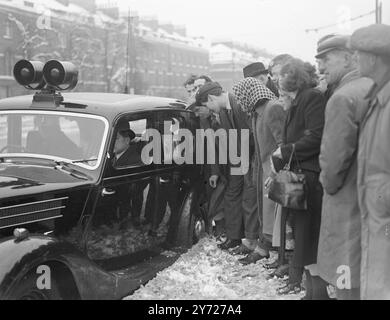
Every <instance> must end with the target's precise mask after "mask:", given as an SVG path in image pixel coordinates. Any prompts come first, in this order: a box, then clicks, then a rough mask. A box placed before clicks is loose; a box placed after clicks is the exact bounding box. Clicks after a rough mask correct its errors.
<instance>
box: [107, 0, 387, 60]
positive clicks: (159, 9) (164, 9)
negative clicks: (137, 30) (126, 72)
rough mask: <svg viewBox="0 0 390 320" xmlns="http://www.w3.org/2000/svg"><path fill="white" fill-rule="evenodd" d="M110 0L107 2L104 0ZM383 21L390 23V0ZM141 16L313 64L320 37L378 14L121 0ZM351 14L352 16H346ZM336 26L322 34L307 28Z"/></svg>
mask: <svg viewBox="0 0 390 320" xmlns="http://www.w3.org/2000/svg"><path fill="white" fill-rule="evenodd" d="M101 1H103V2H104V1H105V0H101ZM382 2H383V22H384V23H387V24H390V0H382ZM118 3H119V4H120V6H121V7H122V8H123V9H126V8H128V7H129V6H130V7H131V9H132V10H136V11H138V13H139V14H140V15H155V16H157V17H158V18H159V20H161V21H170V22H172V23H174V24H185V25H186V26H187V32H188V33H189V34H190V35H198V36H205V37H206V38H209V39H211V40H212V39H216V38H224V39H232V40H238V41H242V42H248V43H251V44H254V45H256V46H259V47H262V48H265V49H267V50H268V51H270V52H271V53H274V54H279V53H290V54H293V55H295V56H297V57H300V58H302V59H305V60H307V61H312V62H314V58H313V57H314V54H315V50H316V42H317V40H318V39H319V38H320V37H321V36H322V35H325V34H328V33H334V32H337V33H352V32H353V31H354V30H355V29H357V28H359V27H361V26H364V25H368V24H371V23H374V21H375V16H374V14H372V15H371V16H368V17H365V18H361V19H358V20H356V21H353V22H350V23H341V22H342V21H345V20H349V19H350V18H354V17H357V16H359V15H362V14H366V13H368V12H370V11H372V10H374V9H375V0H341V1H340V0H239V1H232V0H193V1H188V0H118ZM346 18H347V19H346ZM331 24H337V25H336V26H335V27H331V28H327V29H324V30H320V31H318V32H309V33H308V32H306V31H305V30H306V29H311V28H317V27H322V26H328V25H331Z"/></svg>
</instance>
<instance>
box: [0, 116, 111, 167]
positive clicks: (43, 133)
mask: <svg viewBox="0 0 390 320" xmlns="http://www.w3.org/2000/svg"><path fill="white" fill-rule="evenodd" d="M107 132H108V122H107V120H105V119H104V118H102V117H98V116H92V115H86V114H77V113H67V112H50V111H2V112H0V157H7V156H8V157H33V158H46V159H52V160H62V161H65V162H71V163H74V164H76V165H78V166H81V167H84V168H86V169H90V170H94V169H96V168H97V167H98V166H99V164H100V162H101V159H102V154H103V149H104V144H105V141H106V137H107Z"/></svg>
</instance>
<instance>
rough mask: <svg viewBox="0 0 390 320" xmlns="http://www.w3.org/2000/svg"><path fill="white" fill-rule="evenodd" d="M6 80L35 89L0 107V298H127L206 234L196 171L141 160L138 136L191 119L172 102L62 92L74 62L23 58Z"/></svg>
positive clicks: (70, 83) (71, 80)
mask: <svg viewBox="0 0 390 320" xmlns="http://www.w3.org/2000/svg"><path fill="white" fill-rule="evenodd" d="M14 75H15V78H16V80H17V81H18V82H19V83H20V84H22V85H24V86H25V87H27V88H29V89H33V90H36V92H35V94H34V95H27V96H20V97H13V98H7V99H3V100H0V299H120V298H122V297H124V296H126V295H128V294H130V293H131V292H133V291H134V290H136V289H137V288H139V287H140V285H141V284H144V283H146V282H147V281H148V280H150V279H151V278H153V277H154V276H155V274H156V273H157V272H158V271H160V270H162V269H163V268H165V267H167V266H169V265H170V264H172V263H173V262H174V261H175V259H177V258H178V257H179V256H180V253H181V252H183V251H184V250H185V249H186V248H188V247H190V246H191V245H192V244H193V243H194V242H196V241H197V239H199V237H200V235H201V234H202V233H203V231H204V225H205V223H204V221H205V219H204V218H205V217H204V214H202V210H201V209H200V208H199V185H200V184H201V183H203V182H202V181H200V167H199V166H197V165H194V164H182V165H178V164H175V162H174V161H171V162H172V163H171V164H169V161H161V162H157V161H154V157H155V156H156V155H155V154H154V153H155V152H153V153H149V156H150V158H149V161H144V159H143V158H145V157H143V158H142V157H141V154H142V150H143V148H144V147H145V146H146V145H147V143H148V142H149V141H150V140H148V141H145V132H146V131H147V130H148V129H154V130H155V132H156V130H157V132H161V134H163V130H164V124H166V123H172V125H173V126H176V127H180V128H185V129H188V130H190V131H191V132H193V133H194V132H195V130H196V129H197V128H198V126H199V121H198V120H197V118H196V116H195V114H194V113H193V112H190V111H186V110H185V104H184V103H183V102H181V101H178V100H175V99H168V98H157V97H146V96H136V95H126V94H110V93H78V92H69V93H61V92H60V90H66V89H72V88H74V87H75V85H76V83H77V70H76V69H75V68H74V66H73V65H72V64H70V63H61V62H58V61H49V62H48V63H46V64H43V63H40V62H29V61H25V60H23V61H20V62H18V63H17V64H16V66H15V69H14ZM124 124H125V126H127V129H128V130H125V132H127V133H129V132H131V134H129V137H128V139H127V136H126V135H124V136H123V135H121V134H120V133H121V132H123V126H124ZM118 137H119V139H121V138H120V137H122V138H123V139H124V140H125V143H128V144H129V149H127V151H129V150H130V152H127V154H128V157H127V159H125V160H124V161H121V157H122V156H123V152H122V153H121V152H117V153H116V152H115V148H116V144H117V143H119V142H117V140H118ZM123 139H122V140H123ZM149 139H151V137H149ZM164 141H165V140H164ZM122 142H123V141H122ZM166 147H167V146H165V145H164V142H163V140H162V142H161V148H162V149H164V148H166ZM169 155H170V154H169V153H164V152H163V153H162V155H161V156H162V157H163V158H164V157H169ZM163 160H164V159H163ZM167 163H168V164H167ZM47 276H49V277H47ZM42 277H43V278H44V279H43V280H42Z"/></svg>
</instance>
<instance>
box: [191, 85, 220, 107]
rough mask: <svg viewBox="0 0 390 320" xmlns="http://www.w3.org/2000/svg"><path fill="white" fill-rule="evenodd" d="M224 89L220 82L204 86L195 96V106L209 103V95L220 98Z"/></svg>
mask: <svg viewBox="0 0 390 320" xmlns="http://www.w3.org/2000/svg"><path fill="white" fill-rule="evenodd" d="M222 91H223V90H222V87H221V85H220V84H219V83H218V82H207V83H205V84H204V86H202V87H200V88H199V90H198V92H197V93H196V95H195V100H196V102H195V105H196V106H201V105H202V103H205V102H207V100H208V96H209V94H211V95H215V96H220V95H221V93H222Z"/></svg>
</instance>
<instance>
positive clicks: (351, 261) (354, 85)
mask: <svg viewBox="0 0 390 320" xmlns="http://www.w3.org/2000/svg"><path fill="white" fill-rule="evenodd" d="M371 86H372V81H371V80H370V79H367V78H361V77H360V76H359V74H358V72H357V71H352V72H349V73H348V74H346V75H345V76H344V77H343V78H342V80H341V81H340V83H339V84H338V86H337V88H335V90H334V92H333V94H332V96H331V97H330V99H329V101H328V103H327V106H326V111H325V127H324V133H323V137H322V144H321V153H320V167H321V174H320V182H321V184H322V186H323V188H324V197H323V201H322V217H321V230H320V240H319V246H318V259H317V264H318V268H319V273H320V276H321V278H323V279H324V280H326V281H327V282H328V283H331V284H332V285H334V286H337V280H338V279H339V278H340V276H343V274H342V272H341V271H343V270H345V269H343V268H345V267H348V268H349V269H348V270H349V271H350V275H351V277H350V280H351V282H350V283H351V288H359V286H360V252H361V245H360V239H361V224H360V210H359V205H358V198H357V150H358V141H359V129H360V126H361V123H362V121H363V117H364V116H365V114H366V112H367V109H368V101H367V100H366V99H365V96H366V95H367V93H368V91H369V90H370V88H371ZM340 283H341V282H340Z"/></svg>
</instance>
